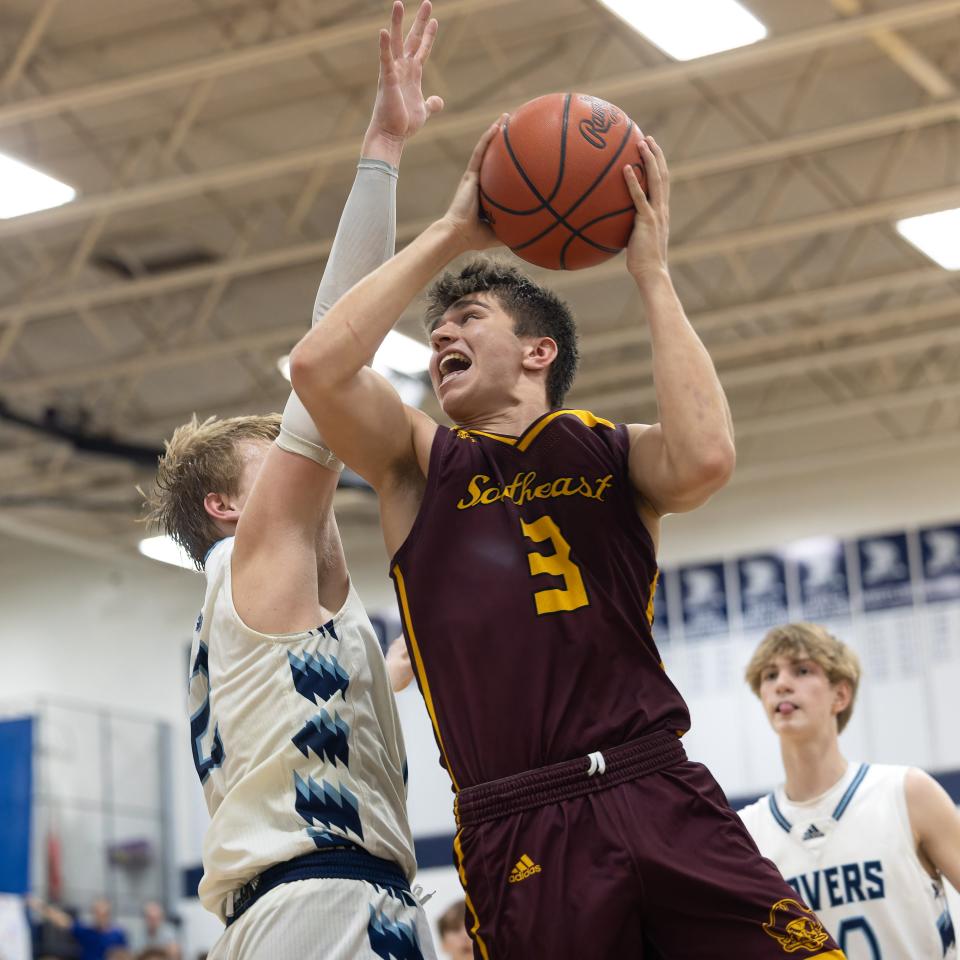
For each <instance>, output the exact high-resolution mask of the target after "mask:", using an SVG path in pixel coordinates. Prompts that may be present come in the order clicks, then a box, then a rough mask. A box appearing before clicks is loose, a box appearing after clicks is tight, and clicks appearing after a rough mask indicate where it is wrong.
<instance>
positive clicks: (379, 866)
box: [226, 847, 413, 926]
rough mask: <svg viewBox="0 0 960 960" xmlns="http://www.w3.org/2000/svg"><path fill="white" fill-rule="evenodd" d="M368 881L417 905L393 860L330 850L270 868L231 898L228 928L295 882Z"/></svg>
mask: <svg viewBox="0 0 960 960" xmlns="http://www.w3.org/2000/svg"><path fill="white" fill-rule="evenodd" d="M315 878H321V879H329V880H365V881H367V883H372V884H375V885H376V886H378V887H385V888H387V889H388V890H390V891H391V892H392V893H394V894H395V895H396V896H397V897H399V898H400V899H402V900H406V901H408V902H409V903H410V905H412V904H413V894H412V893H411V892H410V884H409V883H408V882H407V878H406V875H405V874H404V872H403V871H402V870H401V869H400V867H399V866H398V865H397V864H396V863H394V862H393V861H392V860H383V859H381V858H380V857H375V856H374V855H373V854H372V853H367V851H366V850H361V849H360V848H359V847H330V848H329V849H326V850H317V851H315V852H313V853H307V854H304V855H303V856H302V857H296V858H294V859H293V860H287V861H286V862H285V863H278V864H275V865H274V866H272V867H268V868H267V869H266V870H264V871H263V873H261V874H258V875H257V876H255V877H254V878H253V879H252V880H251V881H249V882H248V883H245V884H244V885H243V886H242V887H239V888H238V889H236V890H233V891H232V892H231V893H229V894H227V909H226V916H227V926H230V924H231V923H233V922H234V920H236V919H237V918H238V917H239V916H241V914H243V913H244V911H246V910H249V909H250V907H252V906H253V904H255V903H256V902H257V901H258V900H259V899H260V898H261V897H262V896H263V895H264V894H265V893H268V892H269V891H271V890H273V889H274V888H275V887H279V886H280V884H282V883H292V882H293V881H295V880H313V879H315Z"/></svg>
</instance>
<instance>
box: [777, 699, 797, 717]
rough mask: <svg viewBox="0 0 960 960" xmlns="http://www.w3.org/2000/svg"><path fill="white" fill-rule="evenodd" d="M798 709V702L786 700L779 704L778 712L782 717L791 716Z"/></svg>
mask: <svg viewBox="0 0 960 960" xmlns="http://www.w3.org/2000/svg"><path fill="white" fill-rule="evenodd" d="M796 709H797V706H796V704H793V703H788V702H787V701H784V702H783V703H778V704H777V710H776V712H777V713H779V714H780V716H781V717H789V716H790V714H791V713H793V712H794V711H795V710H796Z"/></svg>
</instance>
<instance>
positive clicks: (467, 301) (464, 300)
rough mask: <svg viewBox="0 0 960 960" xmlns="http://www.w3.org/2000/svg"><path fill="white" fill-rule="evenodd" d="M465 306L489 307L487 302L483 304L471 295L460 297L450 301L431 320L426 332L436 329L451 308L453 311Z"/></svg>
mask: <svg viewBox="0 0 960 960" xmlns="http://www.w3.org/2000/svg"><path fill="white" fill-rule="evenodd" d="M467 307H482V308H483V309H484V310H487V309H489V307H488V306H487V304H485V303H484V302H483V301H482V300H474V299H473V298H471V297H461V298H460V299H459V300H455V301H454V302H453V303H451V304H450V306H449V307H447V309H446V310H444V311H443V313H442V314H441V315H440V316H439V317H437V319H436V320H434V321H433V323H431V324H430V328H429V330H428V331H427V332H428V333H433V331H434V330H436V329H437V324H438V323H439V322H440V321H441V320H442V319H443V318H444V317H445V316H446V315H447V314H448V313H449V312H450V311H451V310H454V311H456V310H463V309H465V308H467Z"/></svg>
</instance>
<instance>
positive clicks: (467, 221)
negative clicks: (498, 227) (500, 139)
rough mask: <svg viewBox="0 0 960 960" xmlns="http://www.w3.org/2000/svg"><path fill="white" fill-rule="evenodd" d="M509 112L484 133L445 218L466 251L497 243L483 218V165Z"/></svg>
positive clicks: (484, 247) (483, 248)
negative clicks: (481, 182) (481, 184)
mask: <svg viewBox="0 0 960 960" xmlns="http://www.w3.org/2000/svg"><path fill="white" fill-rule="evenodd" d="M506 119H507V114H505V113H503V114H501V115H500V116H499V117H498V118H497V120H496V122H494V123H492V124H490V126H489V127H487V129H486V131H485V132H484V134H483V136H482V137H481V138H480V139H479V140H478V141H477V145H476V146H475V147H474V148H473V153H472V154H471V155H470V162H469V163H468V164H467V169H466V170H464V172H463V176H462V177H461V178H460V183H459V184H458V185H457V192H456V193H455V194H454V195H453V200H451V201H450V206H449V208H448V209H447V212H446V213H445V214H444V215H443V219H444V220H445V221H446V222H447V224H449V225H450V226H451V227H453V228H454V230H456V232H457V234H458V235H459V236H460V238H461V239H462V240H463V244H464V250H465V251H466V250H485V249H486V248H487V247H493V246H496V245H497V244H498V243H499V242H500V241H499V240H498V239H497V238H496V236H495V234H494V232H493V230H491V229H490V224H488V223H487V222H486V221H484V220H481V219H480V165H481V164H482V163H483V155H484V154H485V153H486V152H487V147H489V146H490V143H491V141H492V140H493V138H494V137H495V136H496V135H497V130H498V128H499V127H500V126H502V124H503V123H505V122H506Z"/></svg>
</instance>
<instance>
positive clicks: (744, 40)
mask: <svg viewBox="0 0 960 960" xmlns="http://www.w3.org/2000/svg"><path fill="white" fill-rule="evenodd" d="M600 2H601V3H602V4H603V5H604V6H605V7H607V8H608V9H609V10H610V11H611V12H613V13H615V14H616V15H617V16H618V17H620V19H621V20H625V21H626V22H627V23H628V24H629V25H630V26H631V27H633V29H634V30H637V31H638V32H639V33H642V34H643V35H644V36H645V37H646V38H647V39H648V40H650V41H651V42H652V43H655V44H656V45H657V46H658V47H659V48H660V49H661V50H662V51H663V52H664V53H665V54H667V56H670V57H673V59H674V60H696V59H697V57H706V56H709V55H710V54H711V53H720V51H721V50H732V49H733V48H734V47H745V46H746V45H747V44H748V43H756V42H757V41H758V40H762V39H763V38H764V37H765V36H766V35H767V28H766V27H765V26H764V25H763V24H762V23H761V22H760V21H759V20H758V19H757V18H756V17H755V16H754V15H753V14H752V13H750V11H749V10H747V9H746V8H745V7H743V6H741V5H740V4H739V3H737V2H736V0H600Z"/></svg>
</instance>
